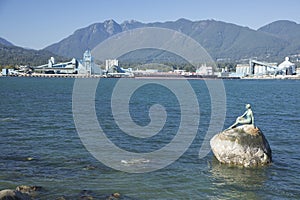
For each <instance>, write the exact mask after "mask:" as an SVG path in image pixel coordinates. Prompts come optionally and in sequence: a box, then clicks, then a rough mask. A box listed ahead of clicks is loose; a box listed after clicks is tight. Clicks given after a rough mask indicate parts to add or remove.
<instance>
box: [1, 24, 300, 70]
mask: <svg viewBox="0 0 300 200" xmlns="http://www.w3.org/2000/svg"><path fill="white" fill-rule="evenodd" d="M142 27H158V28H168V29H172V30H175V31H179V32H181V33H184V34H186V35H188V36H190V37H191V38H193V39H195V40H196V41H198V42H199V43H200V44H201V45H202V47H204V48H205V49H206V50H207V52H208V53H209V54H210V55H211V56H212V58H213V59H214V60H216V61H222V60H223V61H224V60H225V61H230V62H234V61H237V60H242V59H248V58H253V57H255V58H257V59H261V60H265V61H281V60H283V58H284V57H285V56H290V55H298V54H300V37H299V35H300V24H297V23H296V22H292V21H287V20H279V21H275V22H272V23H270V24H267V25H265V26H263V27H261V28H259V29H257V30H254V29H250V28H248V27H243V26H239V25H236V24H232V23H227V22H222V21H216V20H200V21H190V20H187V19H179V20H177V21H168V22H154V23H142V22H138V21H134V20H131V21H125V22H123V23H121V24H118V23H117V22H115V21H114V20H107V21H104V22H102V23H95V24H92V25H89V26H87V27H85V28H81V29H78V30H76V31H75V32H74V33H73V34H71V35H70V36H68V37H66V38H64V39H62V40H61V41H59V42H57V43H55V44H52V45H49V46H48V47H46V48H45V49H43V50H41V51H39V52H38V53H37V52H35V53H36V54H40V55H44V54H46V55H47V56H48V55H49V52H51V53H50V54H52V55H59V56H62V57H65V58H72V57H75V58H82V55H83V53H84V51H85V50H87V49H93V48H94V47H96V46H97V45H98V44H99V43H101V42H102V41H104V40H106V39H107V38H109V37H111V36H113V35H115V34H118V33H121V32H124V31H127V30H132V29H135V28H142ZM0 45H1V46H0V56H3V53H1V52H3V51H4V50H7V49H9V50H10V51H11V50H12V48H20V47H15V46H13V44H12V43H10V42H8V41H6V40H4V39H2V38H0ZM4 47H6V48H4ZM8 47H9V48H8ZM27 51H31V53H32V51H34V50H25V49H24V52H27ZM24 52H23V53H24ZM19 53H21V51H20V52H19ZM157 54H158V53H156V54H155V55H156V57H157ZM149 55H151V53H150V54H149V52H147V51H146V53H145V51H144V52H140V53H135V54H131V56H129V60H130V59H134V58H137V57H141V58H140V60H143V59H145V56H146V57H147V59H149ZM166 55H167V53H166V52H163V53H161V55H160V58H162V59H163V58H164V57H166ZM124 59H125V58H124ZM127 60H128V57H127ZM46 61H47V60H46ZM46 61H45V62H46ZM0 62H1V61H0ZM45 62H44V63H45ZM1 64H2V63H0V65H1Z"/></svg>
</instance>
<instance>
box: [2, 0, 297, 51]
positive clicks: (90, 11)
mask: <svg viewBox="0 0 300 200" xmlns="http://www.w3.org/2000/svg"><path fill="white" fill-rule="evenodd" d="M179 18H186V19H190V20H193V21H195V20H205V19H214V20H219V21H225V22H230V23H234V24H238V25H242V26H247V27H250V28H253V29H257V28H259V27H261V26H263V25H266V24H268V23H270V22H273V21H276V20H279V19H287V20H292V21H295V22H297V23H299V22H300V3H299V1H298V0H287V1H283V0H260V1H259V0H251V1H250V0H207V1H203V0H49V1H48V0H0V37H3V38H5V39H7V40H8V41H10V42H12V43H14V44H15V45H18V46H22V47H27V48H33V49H41V48H44V47H46V46H48V45H50V44H53V43H56V42H59V41H60V40H62V39H63V38H66V37H67V36H69V35H71V34H72V33H73V32H74V31H75V30H77V29H78V28H83V27H86V26H88V25H90V24H92V23H96V22H103V21H105V20H107V19H114V20H115V21H116V22H118V23H122V22H123V21H125V20H131V19H134V20H137V21H141V22H155V21H160V22H164V21H175V20H177V19H179Z"/></svg>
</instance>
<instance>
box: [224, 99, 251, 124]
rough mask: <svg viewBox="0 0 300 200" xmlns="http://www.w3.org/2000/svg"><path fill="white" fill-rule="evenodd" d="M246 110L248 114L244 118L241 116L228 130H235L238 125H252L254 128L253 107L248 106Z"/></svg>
mask: <svg viewBox="0 0 300 200" xmlns="http://www.w3.org/2000/svg"><path fill="white" fill-rule="evenodd" d="M246 109H247V110H246V112H245V113H244V114H243V115H242V116H239V117H238V118H237V119H236V121H235V123H234V124H232V125H231V126H230V127H229V128H228V129H232V128H235V127H236V126H237V125H238V124H252V125H253V126H254V116H253V112H252V110H251V105H250V104H246ZM228 129H227V130H228Z"/></svg>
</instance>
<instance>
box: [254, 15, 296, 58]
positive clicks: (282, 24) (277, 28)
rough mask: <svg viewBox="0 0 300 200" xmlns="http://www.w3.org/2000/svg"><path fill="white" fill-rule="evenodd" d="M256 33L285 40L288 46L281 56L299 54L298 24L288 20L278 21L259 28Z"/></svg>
mask: <svg viewBox="0 0 300 200" xmlns="http://www.w3.org/2000/svg"><path fill="white" fill-rule="evenodd" d="M258 31H260V32H264V33H267V34H270V35H272V36H276V37H278V38H280V39H283V40H285V41H286V42H287V43H288V45H287V46H286V47H285V48H284V50H283V51H282V54H285V55H289V54H295V53H297V54H299V53H300V51H299V50H300V24H297V23H296V22H292V21H288V20H279V21H275V22H272V23H270V24H268V25H266V26H263V27H261V28H260V29H258Z"/></svg>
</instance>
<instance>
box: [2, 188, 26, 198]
mask: <svg viewBox="0 0 300 200" xmlns="http://www.w3.org/2000/svg"><path fill="white" fill-rule="evenodd" d="M0 200H31V198H30V196H29V195H28V194H24V193H22V192H20V191H16V190H1V191H0Z"/></svg>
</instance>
